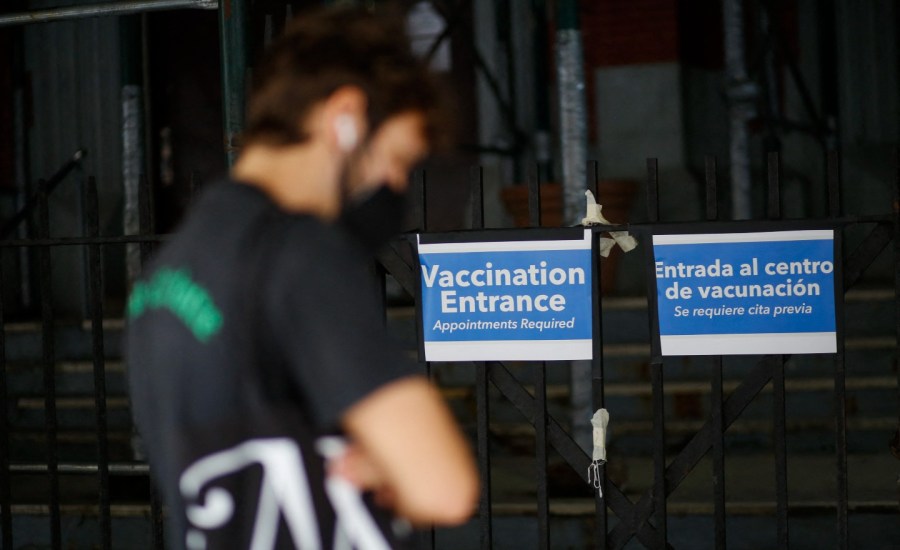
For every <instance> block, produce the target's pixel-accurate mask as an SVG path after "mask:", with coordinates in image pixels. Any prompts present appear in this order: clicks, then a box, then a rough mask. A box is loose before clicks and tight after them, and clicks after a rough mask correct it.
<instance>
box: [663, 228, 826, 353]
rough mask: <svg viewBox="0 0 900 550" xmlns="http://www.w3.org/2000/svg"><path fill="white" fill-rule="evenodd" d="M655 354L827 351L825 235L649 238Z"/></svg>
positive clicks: (805, 232)
mask: <svg viewBox="0 0 900 550" xmlns="http://www.w3.org/2000/svg"><path fill="white" fill-rule="evenodd" d="M653 256H654V265H653V272H654V274H655V281H656V302H657V315H658V320H659V343H660V351H661V353H662V355H757V354H793V353H834V352H835V351H836V350H837V334H836V328H835V327H836V321H835V274H834V270H835V265H834V232H833V231H832V230H803V231H777V232H757V233H719V234H691V235H654V236H653Z"/></svg>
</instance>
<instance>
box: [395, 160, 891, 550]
mask: <svg viewBox="0 0 900 550" xmlns="http://www.w3.org/2000/svg"><path fill="white" fill-rule="evenodd" d="M827 158H828V163H827V193H828V203H827V204H828V217H827V218H826V219H823V220H816V221H817V222H821V223H823V224H825V225H828V226H832V227H834V228H835V230H836V237H835V238H836V239H840V235H841V233H842V232H843V230H844V229H846V228H848V227H850V226H853V225H858V224H865V225H869V226H873V227H871V229H870V230H869V232H868V235H867V236H866V237H865V239H864V240H863V241H862V242H861V243H860V244H859V245H858V246H857V247H856V248H855V249H854V250H851V251H849V253H845V255H844V258H842V259H840V260H841V262H840V263H841V264H842V265H841V268H839V269H840V270H841V271H842V273H843V277H842V280H843V290H844V292H846V291H847V290H848V289H850V288H851V287H853V286H854V285H855V284H856V283H857V282H858V281H859V279H860V277H861V276H862V275H863V273H864V272H865V270H866V269H867V268H868V267H869V266H870V265H871V264H872V262H873V261H875V259H876V258H877V257H878V255H879V254H880V253H881V252H882V251H883V250H885V249H886V248H887V247H888V246H889V245H890V244H891V243H893V257H894V264H893V265H894V287H895V303H896V304H897V305H896V308H895V309H896V313H897V319H898V320H900V296H898V295H897V293H896V289H898V288H900V207H898V204H900V203H898V200H900V199H897V198H895V202H894V207H893V212H892V213H890V214H885V215H881V216H850V215H844V213H843V212H842V208H841V199H840V188H841V182H840V176H839V174H840V169H839V157H838V155H837V153H836V152H833V151H832V152H830V153H829V155H828V157H827ZM898 159H900V155H898ZM587 172H588V174H589V175H590V179H591V181H590V182H589V183H590V187H591V188H592V189H593V191H594V193H595V195H596V196H597V197H598V202H599V203H601V204H602V203H603V198H604V197H603V190H602V187H601V186H600V177H599V170H598V165H597V163H595V162H591V163H589V166H588V171H587ZM767 175H768V177H767V182H766V183H767V185H766V198H767V201H766V215H767V218H766V219H767V220H769V221H775V222H777V221H779V220H782V199H781V181H780V179H781V161H780V158H779V154H778V153H770V154H769V155H768V171H767ZM705 176H706V178H705V179H706V181H705V184H706V185H705V190H706V193H705V214H706V216H705V218H706V219H705V220H704V221H698V222H694V223H686V224H683V227H685V228H689V229H693V230H696V231H698V232H699V231H702V230H703V228H704V227H705V226H707V225H708V224H709V223H710V222H717V223H716V227H717V228H718V230H720V231H724V232H727V231H728V230H729V228H730V229H731V230H736V229H738V228H740V227H742V226H744V227H746V225H745V224H747V223H753V222H750V221H731V222H723V221H722V220H721V218H720V214H719V211H718V206H717V205H718V192H719V183H718V181H717V171H716V162H715V159H714V158H711V157H708V158H707V159H706V170H705ZM425 182H426V179H425V175H424V174H422V175H421V176H420V179H419V181H418V190H419V194H418V197H417V199H418V215H419V227H420V228H421V229H422V231H427V230H428V228H429V223H428V221H429V216H428V211H427V209H426V208H425V205H426V204H427V201H426V194H427V186H426V185H425ZM894 189H895V195H894V196H895V197H900V160H898V173H897V175H896V178H895V182H894ZM646 197H647V218H648V222H646V223H640V224H629V225H627V226H604V227H600V228H598V229H597V230H596V231H595V233H594V236H595V238H596V237H597V235H598V233H599V232H600V231H609V230H626V229H627V230H630V231H632V232H636V233H639V234H640V235H642V236H643V237H644V239H643V240H644V242H647V241H649V237H651V236H652V235H653V234H654V233H655V232H656V230H657V229H658V228H660V227H661V226H662V224H663V222H664V220H661V219H660V215H659V179H658V171H657V162H656V159H648V160H647V179H646ZM470 204H471V207H472V212H471V219H472V226H471V229H476V230H477V229H483V228H484V215H483V181H482V174H481V171H480V170H474V171H473V172H472V176H471V182H470ZM529 210H530V221H531V225H532V226H533V227H538V226H540V224H541V219H540V212H541V197H540V182H539V179H538V176H537V175H536V173H532V175H531V176H530V179H529ZM757 221H758V220H757ZM785 225H787V226H788V227H786V228H789V223H788V222H787V221H785ZM522 231H527V229H525V230H522ZM644 248H645V250H646V249H647V248H648V247H647V246H646V245H644ZM378 259H379V262H380V263H381V265H382V266H383V267H384V269H385V270H386V272H387V273H390V274H391V275H392V276H393V277H394V278H396V279H397V281H398V282H399V283H400V284H401V286H402V287H403V288H404V289H405V290H406V291H407V292H409V293H410V295H412V296H416V294H417V293H416V287H417V285H418V281H417V276H418V275H417V270H416V266H415V261H414V259H413V258H412V256H411V254H410V253H409V251H407V250H405V247H403V246H402V245H394V246H393V247H391V248H389V249H387V250H385V251H383V252H382V253H381V254H380V255H379V258H378ZM648 261H650V260H648ZM598 267H599V266H598ZM836 280H838V281H839V280H841V278H837V279H836ZM601 291H602V289H600V288H596V289H595V298H594V299H595V300H597V301H600V304H599V307H600V311H602V307H603V306H602V298H601V294H602V292H601ZM417 307H420V306H419V304H417ZM595 311H597V309H595ZM836 313H837V318H838V321H837V322H838V346H837V353H835V354H833V356H832V361H833V365H834V393H833V408H834V443H835V449H836V453H835V472H836V476H837V491H836V494H835V495H834V502H835V508H836V517H835V522H836V532H835V540H836V545H837V547H838V548H848V545H849V535H848V489H847V487H848V484H847V436H846V433H847V410H846V384H845V378H846V369H845V353H844V343H845V337H844V334H843V333H842V321H841V319H842V317H843V315H844V312H843V307H842V304H841V303H840V301H839V304H837V312H836ZM650 318H651V320H650V322H651V324H652V323H653V314H652V313H651V315H650ZM595 321H597V322H596V323H595V327H594V331H595V332H594V359H593V361H592V362H591V389H592V396H593V397H592V401H593V403H592V404H593V409H598V408H601V407H605V405H606V399H605V392H604V351H603V345H602V336H601V335H602V315H601V316H598V317H597V319H595ZM895 324H896V332H897V334H898V335H900V321H898V322H896V323H895ZM652 333H653V331H652V330H651V335H652ZM898 345H900V338H898V339H897V340H895V353H894V361H895V364H896V362H897V360H898V359H897V358H898V357H900V348H897V347H896V346H898ZM790 359H791V357H790V356H787V355H777V356H775V355H772V356H765V357H762V358H760V359H759V361H758V363H757V365H756V367H755V368H754V369H753V370H752V371H751V372H750V373H749V374H748V375H747V376H746V377H745V378H744V379H743V380H742V381H741V382H740V384H739V385H738V386H737V387H736V388H735V389H734V390H733V391H732V392H731V393H730V394H726V393H725V391H724V389H723V357H722V356H717V357H712V358H711V359H710V360H711V361H712V367H713V370H712V373H713V374H712V377H711V380H709V384H710V386H711V388H710V389H711V392H710V395H711V403H710V411H711V414H710V415H709V417H708V418H707V419H706V421H705V422H704V424H703V426H702V427H701V428H700V429H699V430H698V431H697V432H696V433H695V434H694V435H693V437H691V438H690V439H689V441H688V442H687V444H686V445H684V446H683V447H682V448H681V450H680V451H679V452H678V453H677V455H676V456H674V457H667V455H666V428H665V423H666V422H665V421H666V419H665V414H664V410H665V409H664V392H663V388H664V384H665V369H664V367H663V360H662V358H661V357H653V358H652V359H651V362H650V365H649V367H650V375H651V376H650V384H651V386H652V411H653V412H652V414H653V439H654V450H653V464H654V475H653V487H652V489H650V490H648V491H647V492H645V493H644V494H642V495H641V496H640V499H639V500H638V501H637V502H634V501H632V500H630V499H629V498H628V497H627V496H626V495H625V493H624V492H623V491H622V490H621V489H620V488H619V487H617V486H616V484H615V483H613V482H612V481H611V480H609V479H608V478H607V476H606V470H605V468H606V467H605V466H601V470H600V472H601V476H602V482H601V489H602V494H603V497H602V498H601V497H599V496H597V497H596V498H595V500H596V503H595V504H596V511H595V533H594V537H593V542H594V545H595V546H596V547H597V548H622V547H623V546H624V545H625V544H627V543H628V542H629V541H630V540H631V539H632V538H634V537H636V538H637V539H638V541H639V542H640V543H641V544H642V545H643V546H645V547H647V548H666V547H668V546H669V544H668V542H667V541H668V537H667V512H666V499H667V497H668V496H669V495H671V494H672V493H673V492H674V491H675V490H676V489H677V488H678V486H679V485H680V484H681V483H682V481H684V480H685V478H686V477H687V476H688V474H689V473H690V472H691V471H692V470H693V469H694V468H695V467H696V466H697V465H698V463H699V462H700V460H701V459H702V458H703V457H704V456H705V455H706V454H707V453H710V452H711V453H712V459H713V471H712V472H711V474H712V475H711V482H712V485H713V488H714V498H713V508H714V519H715V522H714V523H715V532H714V537H715V538H714V540H715V547H716V548H725V547H726V536H725V533H726V528H725V518H726V506H725V504H726V499H725V475H726V472H725V444H724V434H725V431H726V430H727V429H728V428H729V427H730V426H731V425H732V424H733V423H734V422H735V421H736V420H737V419H738V418H739V417H740V416H741V413H742V412H743V411H744V410H745V409H746V408H747V406H748V405H750V403H751V402H752V401H753V400H754V399H755V398H756V396H757V395H759V394H760V392H762V391H763V389H764V388H765V387H766V386H767V385H768V384H769V383H770V382H771V383H772V386H773V392H774V402H773V404H774V409H773V411H772V412H773V424H774V425H773V435H774V455H775V456H774V458H775V486H776V491H775V492H776V513H775V529H776V540H777V545H778V547H779V548H787V547H788V542H789V541H788V533H789V514H788V489H787V458H788V453H787V445H786V438H787V429H786V418H785V365H786V363H787V362H788V361H789V360H790ZM474 368H475V371H476V383H475V396H476V401H477V454H478V461H479V469H480V472H481V483H482V494H481V501H480V505H479V511H478V522H479V526H480V541H481V547H482V548H491V547H492V536H493V535H492V523H493V522H492V509H491V504H492V499H491V476H490V472H491V449H490V445H489V438H490V429H489V421H490V418H491V414H490V407H489V399H488V389H489V386H490V385H493V386H495V387H496V388H497V389H498V390H499V391H500V393H501V394H502V395H503V396H504V397H505V398H506V399H508V400H509V401H510V402H511V403H512V404H513V405H514V406H515V407H516V409H518V411H519V412H520V413H521V414H522V416H523V417H524V418H525V419H527V421H528V422H529V423H531V424H532V425H533V427H534V434H535V440H536V441H535V444H536V451H535V453H536V456H535V459H536V462H537V465H538V466H537V472H536V476H537V521H538V535H539V536H538V541H537V542H538V547H539V548H551V547H552V544H551V540H550V527H549V526H550V521H549V518H550V511H549V505H548V486H549V485H550V483H552V480H551V479H548V474H547V451H548V448H549V447H552V448H554V449H555V450H556V451H557V452H558V453H559V454H560V455H561V456H562V457H563V459H564V460H565V461H566V462H567V463H568V464H569V465H570V466H571V467H572V469H573V470H574V471H575V472H576V473H577V474H578V475H579V476H581V477H582V479H583V480H584V481H585V483H588V481H589V480H588V466H589V465H590V463H591V459H590V457H589V455H588V454H587V453H586V452H585V451H584V450H583V449H582V448H581V447H580V446H579V444H578V443H577V442H576V440H575V438H574V437H573V435H572V434H571V433H568V432H567V431H566V430H565V429H564V428H563V423H562V422H560V421H559V420H558V419H556V418H554V417H553V416H552V415H551V414H549V413H548V411H547V392H546V389H547V388H546V379H547V370H546V369H547V365H546V363H544V362H536V363H534V365H533V378H532V379H531V380H530V381H529V382H530V383H531V384H533V386H534V395H532V394H531V393H530V392H529V391H528V390H527V389H526V388H525V384H524V383H523V381H521V380H518V379H516V377H515V376H513V374H512V373H511V372H510V369H509V368H508V367H507V365H504V364H503V363H501V362H481V363H475V364H474ZM425 370H426V372H430V371H431V368H430V365H428V364H426V365H425ZM895 370H896V369H895ZM898 388H900V383H898ZM898 404H900V403H898ZM611 414H612V415H615V411H611ZM898 426H900V425H898ZM895 444H896V443H895ZM895 452H900V450H898V451H895ZM610 511H611V512H612V513H613V514H614V515H615V516H616V517H617V518H618V523H617V525H615V527H613V528H610V522H609V521H608V519H609V518H608V513H609V512H610ZM432 544H433V541H432Z"/></svg>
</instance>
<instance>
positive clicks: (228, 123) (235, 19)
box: [219, 0, 247, 167]
mask: <svg viewBox="0 0 900 550" xmlns="http://www.w3.org/2000/svg"><path fill="white" fill-rule="evenodd" d="M246 20H247V3H246V0H222V3H221V5H220V6H219V40H220V48H221V61H222V109H223V111H224V112H223V120H224V122H225V160H226V162H227V163H228V166H229V167H231V166H233V165H234V161H235V160H236V159H237V154H238V150H239V145H240V143H239V139H240V135H241V130H243V128H244V96H245V92H246V82H245V75H246V73H247V40H246V28H245V27H246V25H245V23H246Z"/></svg>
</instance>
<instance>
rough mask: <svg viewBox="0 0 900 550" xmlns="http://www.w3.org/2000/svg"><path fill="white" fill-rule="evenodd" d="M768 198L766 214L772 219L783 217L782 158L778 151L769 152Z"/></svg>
mask: <svg viewBox="0 0 900 550" xmlns="http://www.w3.org/2000/svg"><path fill="white" fill-rule="evenodd" d="M767 157H768V170H769V178H768V182H769V185H768V200H767V205H768V206H767V208H766V215H767V216H768V217H769V219H770V220H778V219H781V158H780V155H779V154H778V152H777V151H771V152H769V154H768V156H767Z"/></svg>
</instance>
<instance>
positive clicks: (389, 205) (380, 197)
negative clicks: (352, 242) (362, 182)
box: [340, 185, 406, 253]
mask: <svg viewBox="0 0 900 550" xmlns="http://www.w3.org/2000/svg"><path fill="white" fill-rule="evenodd" d="M405 220H406V195H404V194H401V193H396V192H394V191H393V190H391V189H390V188H389V187H388V186H387V185H382V186H380V187H379V188H378V190H377V191H375V192H374V193H372V194H370V195H368V196H366V197H364V198H362V199H359V200H356V201H353V202H351V203H349V204H348V205H347V206H346V207H344V211H343V212H342V213H341V220H340V223H341V225H342V226H343V227H344V228H345V229H346V230H347V231H348V232H349V233H350V234H351V235H353V236H354V237H355V238H356V240H357V242H359V244H361V245H362V246H363V247H364V248H365V249H366V250H368V251H369V252H372V253H374V252H376V251H377V250H378V249H379V248H381V247H382V246H384V245H386V244H387V243H388V242H389V241H390V240H391V239H392V238H393V237H396V236H397V235H399V234H400V233H401V232H402V231H403V222H404V221H405Z"/></svg>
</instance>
